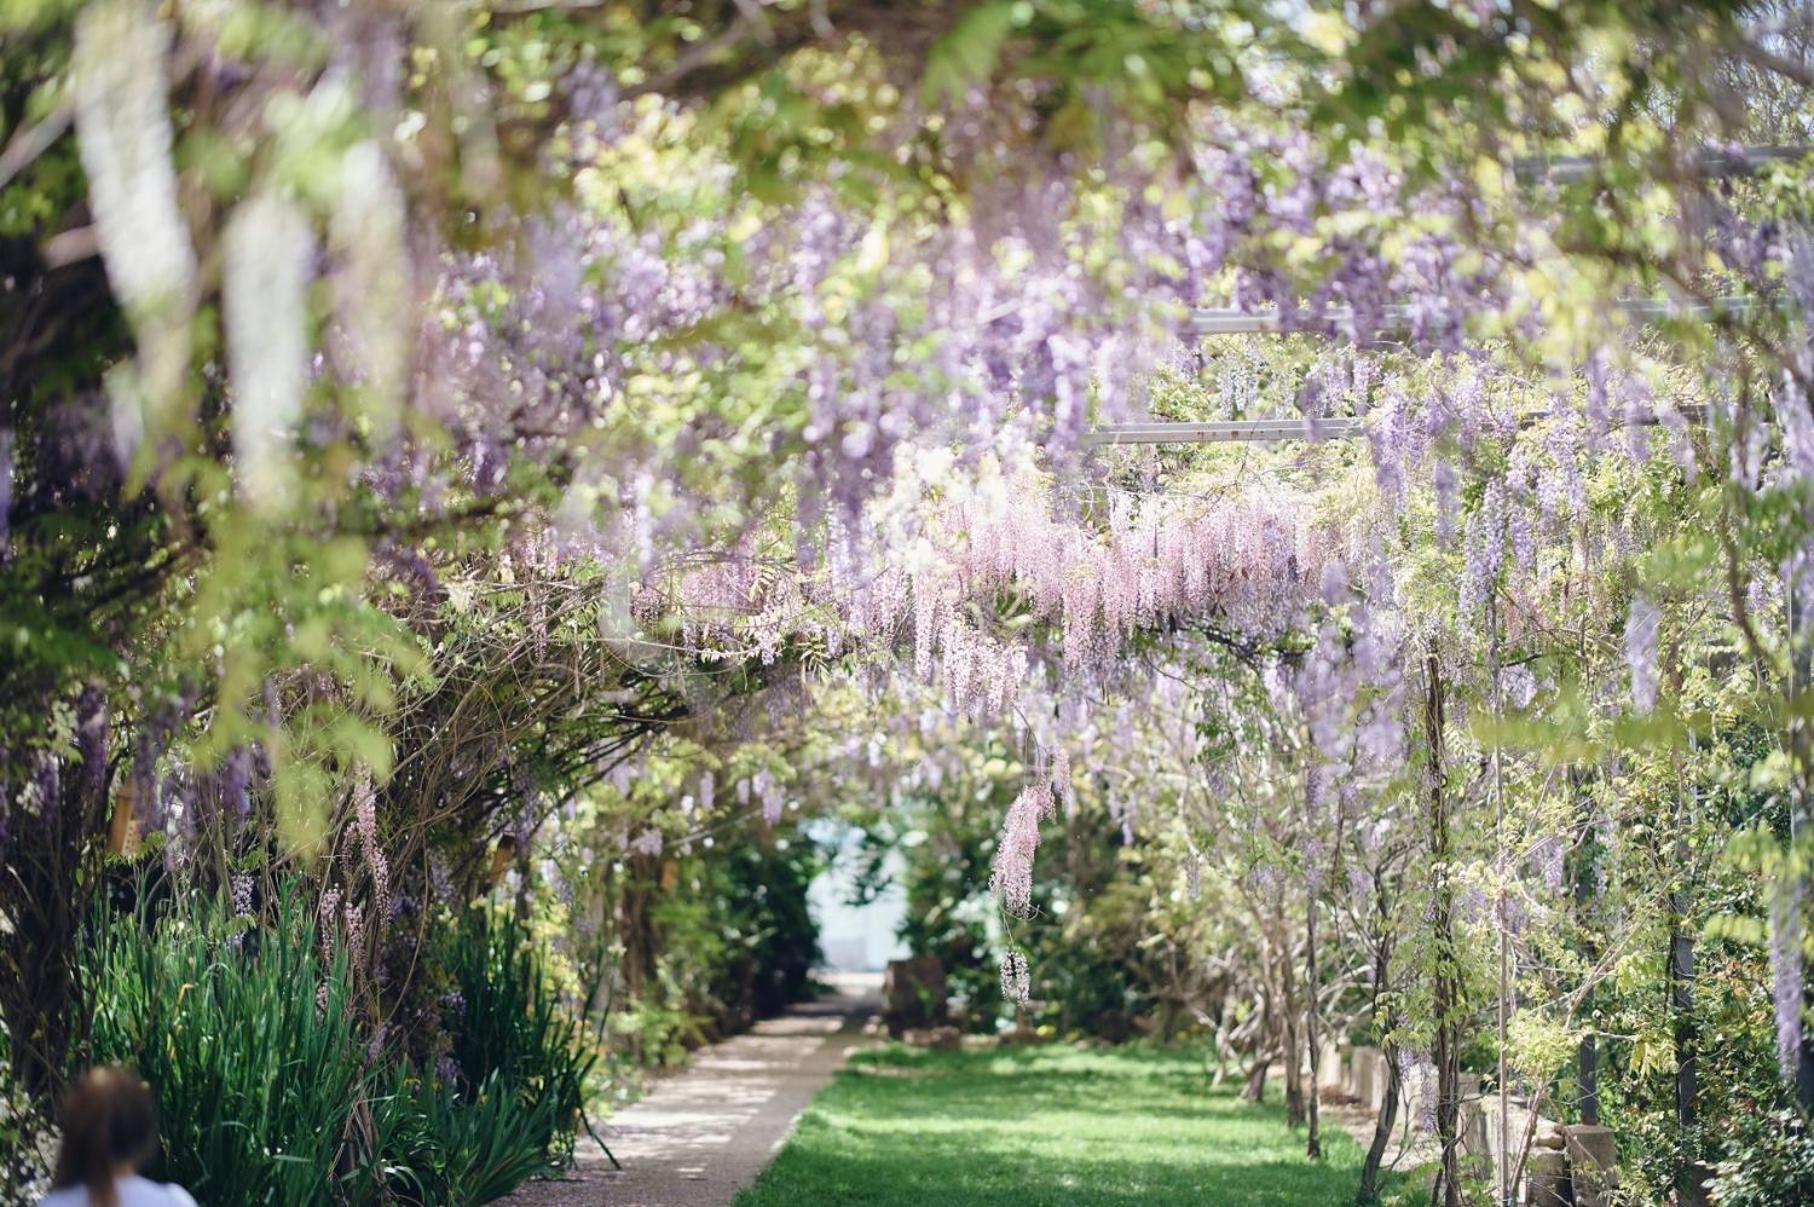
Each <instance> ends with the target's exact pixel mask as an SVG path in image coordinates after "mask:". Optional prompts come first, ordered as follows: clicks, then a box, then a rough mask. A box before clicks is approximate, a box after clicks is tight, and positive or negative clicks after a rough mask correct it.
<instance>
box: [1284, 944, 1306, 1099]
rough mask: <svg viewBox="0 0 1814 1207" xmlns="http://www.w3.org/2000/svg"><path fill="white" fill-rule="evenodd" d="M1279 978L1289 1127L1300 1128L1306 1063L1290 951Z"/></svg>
mask: <svg viewBox="0 0 1814 1207" xmlns="http://www.w3.org/2000/svg"><path fill="white" fill-rule="evenodd" d="M1279 978H1280V983H1281V986H1282V987H1283V989H1284V994H1283V996H1284V1003H1283V1004H1284V1009H1283V1010H1281V1011H1280V1019H1279V1021H1280V1022H1281V1024H1282V1025H1283V1033H1282V1034H1281V1035H1280V1036H1279V1047H1280V1048H1281V1049H1283V1051H1284V1062H1285V1070H1284V1071H1285V1124H1286V1126H1288V1127H1300V1126H1302V1125H1303V1122H1304V1077H1303V1067H1304V1061H1303V1055H1302V1053H1301V1052H1300V1050H1299V1048H1298V1038H1299V1037H1298V1002H1297V985H1296V983H1295V979H1294V978H1293V977H1292V975H1291V950H1290V948H1289V947H1287V948H1286V949H1285V950H1284V951H1282V952H1281V953H1280V959H1279Z"/></svg>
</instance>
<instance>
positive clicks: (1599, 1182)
mask: <svg viewBox="0 0 1814 1207" xmlns="http://www.w3.org/2000/svg"><path fill="white" fill-rule="evenodd" d="M1562 1136H1563V1141H1564V1145H1565V1147H1564V1151H1565V1152H1566V1153H1567V1154H1568V1168H1569V1174H1570V1177H1571V1178H1572V1180H1573V1182H1574V1187H1575V1207H1606V1203H1607V1202H1608V1201H1609V1197H1610V1193H1611V1191H1612V1190H1613V1188H1614V1187H1615V1186H1616V1185H1617V1184H1618V1183H1617V1176H1616V1167H1617V1165H1618V1161H1619V1152H1618V1148H1617V1146H1616V1145H1615V1144H1614V1143H1613V1135H1612V1129H1611V1128H1609V1127H1596V1126H1593V1125H1590V1124H1585V1123H1577V1124H1572V1125H1570V1126H1568V1127H1565V1128H1563V1129H1562Z"/></svg>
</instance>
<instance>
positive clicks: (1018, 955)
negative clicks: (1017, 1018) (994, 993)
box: [1001, 947, 1033, 1006]
mask: <svg viewBox="0 0 1814 1207" xmlns="http://www.w3.org/2000/svg"><path fill="white" fill-rule="evenodd" d="M1032 990H1033V978H1032V971H1031V969H1029V968H1028V966H1027V956H1026V953H1025V952H1023V951H1021V950H1020V949H1019V948H1017V947H1011V948H1009V949H1008V950H1007V951H1006V952H1005V953H1003V955H1002V958H1001V995H1002V998H1003V999H1004V1000H1006V1001H1009V1002H1013V1003H1014V1004H1015V1005H1017V1006H1024V1005H1026V1004H1027V999H1028V998H1029V996H1030V995H1031V994H1032Z"/></svg>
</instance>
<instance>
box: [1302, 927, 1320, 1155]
mask: <svg viewBox="0 0 1814 1207" xmlns="http://www.w3.org/2000/svg"><path fill="white" fill-rule="evenodd" d="M1304 904H1305V907H1306V911H1307V912H1306V915H1305V923H1304V1047H1305V1051H1306V1053H1307V1054H1308V1055H1309V1057H1310V1061H1309V1063H1310V1095H1309V1099H1308V1100H1307V1101H1306V1103H1305V1107H1306V1108H1307V1110H1308V1113H1309V1123H1310V1135H1309V1138H1308V1139H1307V1140H1306V1141H1305V1144H1304V1155H1305V1156H1306V1157H1308V1158H1310V1159H1311V1160H1312V1161H1320V1160H1322V1159H1323V1138H1322V1131H1321V1129H1322V1117H1321V1114H1320V1112H1319V1110H1318V1107H1319V1106H1320V1103H1319V1102H1318V1101H1317V1092H1318V1089H1319V1086H1320V1082H1319V1074H1320V1073H1321V1071H1322V1063H1323V1060H1322V1053H1321V1052H1320V1051H1319V1050H1318V1048H1317V1039H1318V1037H1317V1031H1316V1007H1317V1001H1316V894H1315V893H1314V892H1312V893H1310V894H1308V897H1307V899H1306V901H1305V903H1304Z"/></svg>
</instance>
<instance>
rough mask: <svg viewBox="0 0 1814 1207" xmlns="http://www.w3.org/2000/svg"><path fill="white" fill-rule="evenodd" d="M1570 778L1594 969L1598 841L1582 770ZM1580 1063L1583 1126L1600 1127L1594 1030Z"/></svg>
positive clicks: (1578, 880)
mask: <svg viewBox="0 0 1814 1207" xmlns="http://www.w3.org/2000/svg"><path fill="white" fill-rule="evenodd" d="M1568 778H1569V784H1570V786H1571V787H1572V788H1573V789H1574V792H1575V799H1576V801H1577V802H1578V803H1579V805H1580V809H1581V817H1580V822H1579V829H1578V830H1577V833H1578V835H1579V840H1578V843H1577V849H1578V850H1579V851H1580V856H1579V861H1578V864H1577V866H1576V869H1575V875H1574V884H1573V890H1574V892H1573V896H1574V909H1575V925H1576V926H1577V927H1579V928H1580V930H1581V955H1582V957H1583V958H1584V960H1585V962H1586V964H1587V966H1588V967H1590V968H1591V967H1592V966H1593V964H1594V961H1596V960H1597V959H1599V956H1600V952H1599V945H1598V944H1597V943H1595V942H1594V939H1593V929H1592V927H1591V925H1590V924H1591V922H1592V918H1591V917H1590V916H1589V906H1590V903H1591V902H1592V900H1593V894H1594V888H1595V881H1596V879H1597V875H1598V870H1597V869H1598V864H1599V857H1598V851H1597V850H1596V845H1597V839H1596V838H1595V837H1594V832H1593V825H1592V819H1591V817H1590V812H1591V808H1592V805H1591V801H1590V798H1589V797H1588V796H1587V794H1586V793H1585V792H1583V791H1582V790H1581V772H1580V769H1579V768H1571V769H1570V770H1569V776H1568ZM1593 1014H1594V1011H1593V988H1592V986H1591V985H1590V986H1589V987H1588V989H1587V993H1586V995H1585V996H1584V997H1583V998H1582V999H1581V1015H1582V1016H1583V1017H1584V1018H1588V1019H1591V1018H1593ZM1576 1059H1577V1061H1578V1062H1579V1064H1580V1072H1579V1074H1578V1076H1577V1078H1576V1080H1577V1083H1578V1089H1579V1091H1580V1095H1579V1101H1578V1102H1577V1104H1576V1105H1577V1107H1578V1109H1579V1110H1580V1112H1581V1122H1583V1123H1585V1124H1588V1125H1590V1126H1594V1125H1598V1124H1599V1122H1600V1053H1599V1050H1598V1048H1597V1047H1596V1046H1595V1041H1594V1033H1593V1029H1592V1028H1591V1027H1589V1028H1588V1029H1586V1030H1584V1031H1583V1032H1582V1033H1581V1043H1580V1046H1579V1047H1578V1048H1577V1049H1576Z"/></svg>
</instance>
